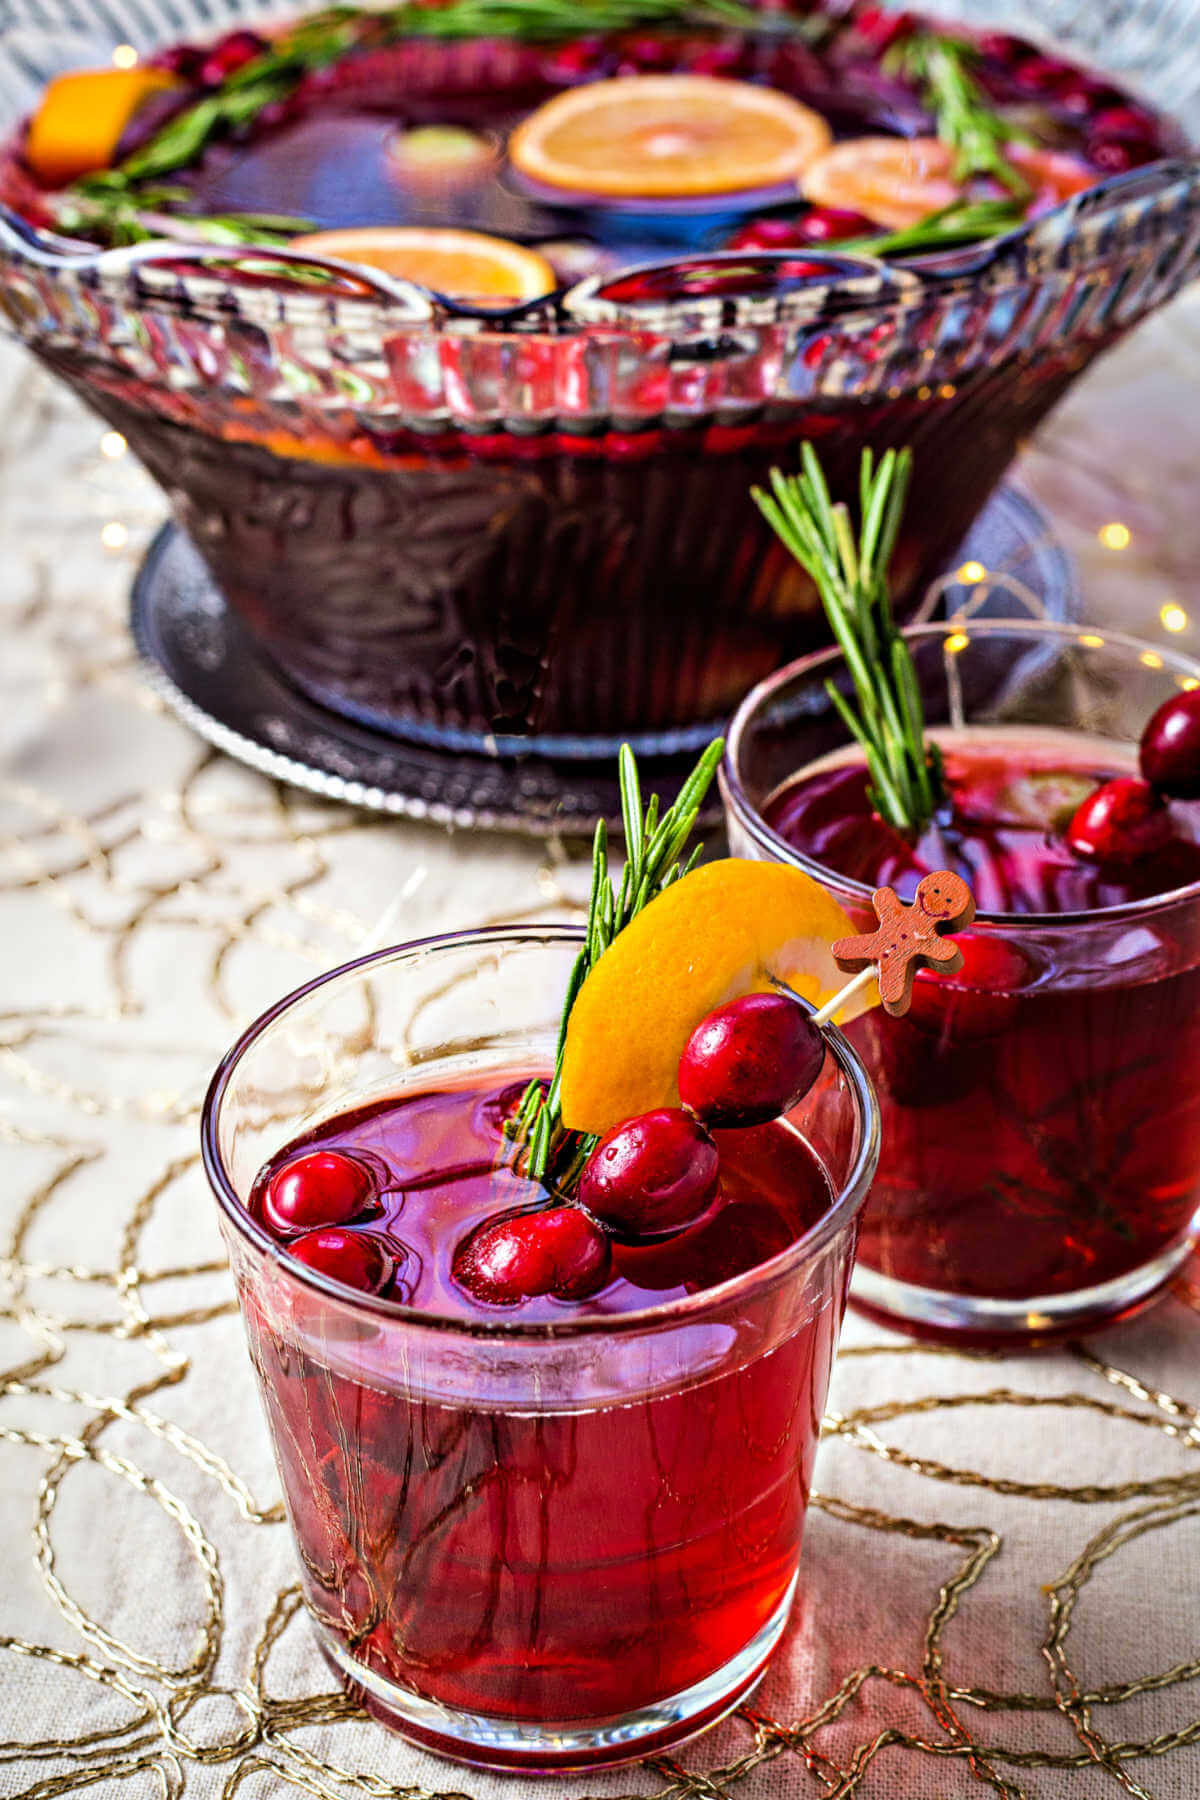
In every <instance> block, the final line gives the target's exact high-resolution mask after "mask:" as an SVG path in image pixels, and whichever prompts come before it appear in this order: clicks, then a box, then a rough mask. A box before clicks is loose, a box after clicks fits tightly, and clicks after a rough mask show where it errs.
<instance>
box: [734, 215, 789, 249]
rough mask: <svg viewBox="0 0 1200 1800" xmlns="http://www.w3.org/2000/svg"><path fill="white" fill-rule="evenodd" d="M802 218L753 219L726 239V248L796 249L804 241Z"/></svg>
mask: <svg viewBox="0 0 1200 1800" xmlns="http://www.w3.org/2000/svg"><path fill="white" fill-rule="evenodd" d="M803 223H804V221H803V220H802V219H770V218H767V219H752V220H751V222H750V223H749V225H742V226H740V227H739V228H738V230H737V231H735V232H734V233H733V235H732V237H729V238H727V239H726V241H725V249H726V250H796V249H799V247H800V245H801V244H802V243H803V242H804V238H803V237H802V235H801V232H802V228H803Z"/></svg>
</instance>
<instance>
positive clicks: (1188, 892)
mask: <svg viewBox="0 0 1200 1800" xmlns="http://www.w3.org/2000/svg"><path fill="white" fill-rule="evenodd" d="M959 633H965V634H967V635H968V636H970V637H971V638H975V637H981V638H1002V637H1024V638H1028V639H1029V640H1030V641H1031V642H1033V641H1036V640H1037V639H1039V638H1049V639H1051V640H1052V641H1057V642H1058V643H1061V644H1068V643H1073V644H1075V645H1076V646H1077V647H1078V648H1080V649H1082V650H1091V649H1096V650H1099V649H1110V648H1111V649H1116V650H1120V651H1124V652H1127V653H1128V654H1129V655H1131V656H1136V657H1137V658H1138V660H1139V661H1141V660H1142V659H1143V658H1144V657H1145V656H1146V655H1150V656H1153V657H1156V658H1157V659H1158V663H1157V666H1158V667H1159V668H1162V669H1164V670H1173V671H1174V672H1175V673H1176V674H1179V675H1186V676H1188V677H1190V678H1191V679H1193V680H1195V681H1196V682H1198V683H1200V661H1198V660H1197V659H1196V658H1195V657H1192V656H1189V655H1187V654H1186V652H1184V651H1181V650H1177V649H1175V648H1173V647H1172V646H1171V645H1162V646H1159V645H1158V644H1151V643H1148V642H1147V641H1146V640H1145V639H1144V638H1138V637H1134V636H1132V635H1131V634H1130V633H1129V632H1124V631H1110V630H1109V629H1108V627H1107V626H1104V625H1090V624H1088V623H1087V622H1086V621H1082V620H1074V621H1072V622H1063V621H1059V620H1054V619H1026V618H1016V619H970V618H968V619H961V618H960V619H936V620H932V621H927V622H926V623H924V624H921V625H908V626H906V627H905V628H904V629H903V631H902V632H901V636H902V637H903V638H905V640H906V641H909V642H912V643H919V642H932V641H935V640H936V639H938V638H950V637H954V636H956V635H957V634H959ZM845 660H846V659H845V656H844V654H843V652H842V650H841V648H840V647H839V646H838V645H837V644H833V645H827V646H826V647H825V648H824V649H821V650H814V651H810V652H809V653H808V654H807V655H806V656H801V657H797V658H796V660H795V661H794V662H790V663H786V664H785V665H784V667H783V668H782V669H776V670H775V672H774V673H773V674H771V675H767V676H765V677H764V678H763V680H762V681H760V682H758V683H757V685H756V686H754V687H753V688H751V690H750V692H749V693H748V694H747V695H746V698H745V699H744V700H743V701H742V703H741V705H740V706H739V707H738V709H737V711H736V712H735V713H734V715H733V718H732V719H731V720H730V723H729V729H728V731H727V733H726V736H725V754H724V757H723V759H722V762H721V767H720V769H719V771H718V781H719V784H720V788H721V795H722V798H723V800H724V803H725V810H726V814H727V815H730V814H732V815H733V816H734V817H736V819H737V822H738V824H739V826H741V828H742V829H743V830H744V831H745V832H746V833H747V835H748V836H749V837H750V838H752V839H753V841H754V842H755V843H756V844H757V845H759V846H760V847H761V848H762V849H763V850H764V851H765V852H766V853H767V854H768V855H769V856H770V857H771V858H772V859H773V860H774V861H776V862H785V863H791V864H793V865H794V866H796V867H798V868H800V869H802V870H803V871H804V872H805V874H808V875H812V876H813V877H814V878H815V879H816V880H818V881H820V882H821V884H822V886H824V887H827V888H830V889H832V890H833V891H834V892H835V893H837V894H840V895H845V896H846V897H847V898H848V899H849V900H850V901H851V902H859V903H862V902H868V901H869V900H870V898H871V895H872V893H873V892H874V887H873V885H872V884H871V883H868V882H864V881H858V880H856V879H855V878H854V877H853V876H850V875H843V874H842V873H841V872H840V871H839V870H837V869H833V868H831V867H830V866H829V865H828V864H827V863H823V862H819V861H818V860H817V858H816V857H812V856H806V855H805V853H804V852H803V851H802V850H797V849H796V848H795V847H794V846H793V845H791V844H789V843H788V842H787V840H786V839H785V838H782V837H780V836H779V835H778V833H777V832H774V831H772V829H771V827H770V826H769V825H768V824H767V822H766V820H765V819H764V818H763V816H762V814H761V813H760V812H759V810H758V808H757V807H756V806H755V805H754V803H753V802H752V801H751V799H750V797H749V795H748V794H747V792H746V789H745V787H744V785H743V782H742V777H741V773H740V764H741V752H742V749H743V745H744V741H745V738H746V734H747V732H748V731H749V729H750V727H751V726H752V724H753V722H754V719H755V716H756V715H757V713H758V712H759V710H760V708H762V707H764V706H766V705H768V704H769V703H770V702H771V701H772V700H773V699H774V698H775V697H776V695H777V694H779V693H780V692H781V691H782V690H783V689H785V688H786V687H788V686H789V685H790V684H791V683H792V682H795V681H797V680H798V679H800V678H801V677H804V678H807V679H809V680H814V679H816V678H817V677H818V675H819V674H820V671H821V670H822V668H830V669H831V668H833V667H834V666H835V665H836V664H838V663H844V662H845ZM1146 666H1147V667H1155V665H1154V664H1147V665H1146ZM849 742H850V740H849V737H847V744H849ZM799 772H800V771H797V773H799ZM1190 899H1200V881H1195V882H1189V883H1188V884H1186V885H1185V886H1183V887H1178V888H1170V889H1169V890H1168V891H1167V892H1166V893H1164V894H1154V895H1152V896H1151V897H1149V898H1147V899H1143V900H1124V901H1122V902H1121V903H1120V904H1119V905H1117V906H1096V907H1089V908H1084V909H1081V910H1079V911H1075V912H1054V913H1038V912H1029V913H1011V912H986V911H984V910H983V909H982V908H981V909H980V910H979V911H978V912H977V913H976V914H975V921H976V923H977V924H981V925H992V926H999V927H1001V928H1008V929H1009V930H1018V931H1029V932H1033V931H1047V930H1062V929H1070V928H1072V927H1076V926H1084V925H1095V926H1111V925H1115V924H1120V923H1121V922H1122V921H1123V920H1128V919H1144V918H1146V917H1147V916H1148V915H1151V914H1154V913H1157V912H1159V911H1160V910H1163V909H1166V908H1169V907H1171V906H1176V905H1178V904H1179V902H1180V901H1182V900H1190Z"/></svg>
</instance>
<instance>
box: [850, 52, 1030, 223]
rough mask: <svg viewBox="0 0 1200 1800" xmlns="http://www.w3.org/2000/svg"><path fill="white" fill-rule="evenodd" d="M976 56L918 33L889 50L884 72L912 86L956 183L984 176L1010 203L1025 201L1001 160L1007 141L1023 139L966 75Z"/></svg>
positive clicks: (1014, 172)
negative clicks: (947, 154) (950, 158)
mask: <svg viewBox="0 0 1200 1800" xmlns="http://www.w3.org/2000/svg"><path fill="white" fill-rule="evenodd" d="M977 54H978V53H977V52H976V50H975V48H974V46H973V45H971V44H968V43H965V42H964V41H963V40H962V39H961V38H952V37H943V36H941V35H940V34H939V33H937V32H931V31H919V32H914V33H913V34H912V35H911V36H910V37H906V38H903V39H902V40H901V41H900V42H899V43H898V44H896V45H894V46H893V48H892V49H891V50H890V51H889V52H888V54H887V56H886V57H885V59H884V67H885V68H891V69H893V70H896V71H898V72H899V73H900V74H902V75H904V76H906V77H907V78H908V80H910V81H912V82H914V83H915V84H916V86H917V88H918V90H919V92H920V95H921V100H922V103H923V104H924V105H925V106H927V107H928V108H929V110H930V112H931V113H932V114H933V117H934V126H935V130H936V131H937V135H938V137H939V138H941V140H942V142H943V143H944V144H949V146H950V148H951V149H952V150H953V151H954V178H955V180H956V181H969V180H971V178H972V177H973V176H987V175H990V176H991V177H992V178H993V179H994V180H996V181H998V182H999V183H1000V184H1001V186H1002V187H1006V188H1007V189H1008V191H1009V193H1010V194H1012V195H1013V197H1014V198H1015V199H1017V200H1022V201H1027V200H1028V199H1029V196H1030V193H1031V189H1030V185H1029V183H1028V182H1027V181H1026V179H1025V177H1024V175H1022V173H1021V171H1020V170H1019V169H1018V168H1016V167H1015V166H1014V165H1013V164H1012V163H1011V162H1010V161H1009V159H1008V156H1007V154H1006V147H1007V145H1008V144H1009V143H1011V141H1012V140H1013V138H1016V137H1020V136H1022V135H1024V134H1023V133H1022V132H1021V131H1020V130H1019V129H1018V128H1017V127H1016V126H1015V125H1013V124H1012V123H1011V121H1010V120H1008V119H1006V118H1004V116H1003V114H1001V113H998V112H997V111H996V109H995V107H994V106H993V105H992V104H991V101H990V100H989V98H988V96H987V94H986V93H985V92H984V89H983V87H982V86H981V85H980V83H979V82H978V81H977V80H976V79H975V76H974V75H973V74H972V73H971V65H972V63H973V62H975V61H976V60H977Z"/></svg>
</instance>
